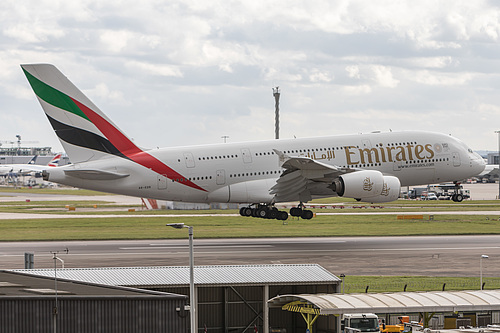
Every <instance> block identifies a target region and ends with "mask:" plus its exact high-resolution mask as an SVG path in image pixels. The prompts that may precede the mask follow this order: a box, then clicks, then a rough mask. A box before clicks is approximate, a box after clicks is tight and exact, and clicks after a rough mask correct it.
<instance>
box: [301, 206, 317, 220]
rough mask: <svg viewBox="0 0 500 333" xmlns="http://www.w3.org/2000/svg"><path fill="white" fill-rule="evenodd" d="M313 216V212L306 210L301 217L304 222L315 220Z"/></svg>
mask: <svg viewBox="0 0 500 333" xmlns="http://www.w3.org/2000/svg"><path fill="white" fill-rule="evenodd" d="M313 216H314V214H313V212H312V211H310V210H307V209H304V210H303V211H302V215H301V216H300V217H302V218H303V219H304V220H310V219H312V218H313Z"/></svg>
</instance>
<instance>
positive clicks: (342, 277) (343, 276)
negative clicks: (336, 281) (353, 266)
mask: <svg viewBox="0 0 500 333" xmlns="http://www.w3.org/2000/svg"><path fill="white" fill-rule="evenodd" d="M339 277H340V278H341V279H342V294H343V293H344V278H345V274H344V273H342V274H340V275H339Z"/></svg>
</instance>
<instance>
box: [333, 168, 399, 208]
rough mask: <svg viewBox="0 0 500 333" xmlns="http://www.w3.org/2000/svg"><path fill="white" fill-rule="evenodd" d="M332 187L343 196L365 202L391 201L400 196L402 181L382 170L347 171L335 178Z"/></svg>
mask: <svg viewBox="0 0 500 333" xmlns="http://www.w3.org/2000/svg"><path fill="white" fill-rule="evenodd" d="M331 188H332V189H333V191H334V192H336V193H337V194H338V195H339V196H341V197H347V198H355V199H358V200H360V201H365V202H389V201H394V200H396V199H397V198H398V197H399V192H400V190H401V183H400V182H399V179H398V178H396V177H393V176H384V175H383V174H382V173H381V172H380V171H376V170H363V171H355V172H352V173H347V174H345V175H342V176H340V177H339V178H337V179H335V180H334V181H333V183H332V186H331Z"/></svg>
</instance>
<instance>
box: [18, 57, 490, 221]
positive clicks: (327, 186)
mask: <svg viewBox="0 0 500 333" xmlns="http://www.w3.org/2000/svg"><path fill="white" fill-rule="evenodd" d="M21 67H22V69H23V71H24V73H25V75H26V77H27V79H28V81H29V83H30V84H31V86H32V88H33V90H34V92H35V94H36V96H37V97H38V100H39V102H40V104H41V106H42V108H43V110H44V111H45V113H46V115H47V117H48V119H49V122H50V123H51V125H52V127H53V128H54V130H55V132H56V134H57V136H58V137H59V140H60V141H61V143H62V145H63V147H64V149H65V150H66V153H67V154H68V156H69V158H70V160H71V161H72V162H73V164H71V165H68V166H63V167H59V168H54V169H50V170H46V171H45V172H44V179H45V180H49V181H52V182H56V183H61V184H66V185H70V186H75V187H82V188H87V189H93V190H98V191H105V192H112V193H118V194H125V195H131V196H137V197H144V198H153V199H160V200H172V201H186V202H206V203H213V202H232V203H245V204H249V205H248V207H244V208H242V209H241V210H240V214H241V215H243V216H258V217H265V218H277V219H280V220H282V219H286V218H288V213H287V212H285V211H279V210H278V209H276V208H275V207H274V204H275V203H279V202H289V201H297V202H300V204H299V205H298V206H297V207H295V208H292V209H291V210H290V214H291V215H292V216H301V217H302V218H306V219H310V218H312V216H313V213H312V212H311V211H310V210H307V209H303V207H304V206H303V203H305V202H308V201H310V200H312V199H313V198H320V197H331V196H343V197H348V198H356V199H358V200H360V201H365V202H390V201H393V200H396V199H397V198H398V197H399V193H400V188H401V186H407V185H422V184H432V183H439V182H449V181H455V182H458V181H460V180H462V179H465V178H469V177H472V176H474V175H476V174H478V173H480V172H481V171H482V170H483V169H484V161H483V159H482V158H481V156H479V155H478V154H477V153H474V152H473V151H472V150H471V149H470V148H468V147H467V146H466V145H465V144H464V143H462V142H461V141H460V140H458V139H456V138H454V137H451V136H449V135H444V134H438V133H430V132H419V131H408V132H389V133H370V134H359V135H341V136H330V137H321V138H307V139H289V140H272V141H260V142H246V143H225V144H213V145H202V146H190V147H173V148H162V149H152V150H145V149H142V148H139V147H138V146H136V145H135V144H134V143H133V142H132V141H131V140H130V139H129V138H128V137H127V136H126V135H125V134H123V132H122V131H120V130H119V129H118V127H117V126H116V125H115V124H114V123H113V122H112V121H111V120H110V119H108V117H107V116H106V115H105V114H104V113H103V112H102V111H101V110H99V109H98V108H97V106H95V105H94V104H93V103H92V102H91V101H90V100H89V99H88V98H87V97H86V96H85V95H84V94H83V93H82V92H81V91H80V90H79V89H78V88H76V87H75V86H74V85H73V84H72V83H71V82H70V81H69V80H68V79H67V78H66V77H65V76H64V75H63V74H62V73H61V72H60V71H59V70H58V69H57V68H56V67H54V66H53V65H49V64H33V65H21ZM462 199H463V198H462V197H461V196H460V195H459V194H457V195H455V196H454V200H455V201H461V200H462Z"/></svg>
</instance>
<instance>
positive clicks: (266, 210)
mask: <svg viewBox="0 0 500 333" xmlns="http://www.w3.org/2000/svg"><path fill="white" fill-rule="evenodd" d="M240 215H241V216H252V217H260V218H262V219H276V220H280V221H284V220H287V219H288V213H287V212H285V211H282V210H278V208H276V207H270V206H267V205H257V206H255V207H253V208H252V207H251V206H249V207H243V208H240Z"/></svg>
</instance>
